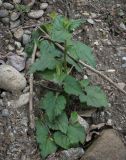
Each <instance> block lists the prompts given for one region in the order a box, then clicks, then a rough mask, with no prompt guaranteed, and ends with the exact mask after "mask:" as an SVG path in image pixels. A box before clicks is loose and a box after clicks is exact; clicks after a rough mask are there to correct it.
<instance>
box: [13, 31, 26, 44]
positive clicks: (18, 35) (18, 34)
mask: <svg viewBox="0 0 126 160" xmlns="http://www.w3.org/2000/svg"><path fill="white" fill-rule="evenodd" d="M23 34H24V30H23V29H22V28H19V29H17V30H16V31H15V32H14V38H15V39H16V40H18V41H21V40H22V37H23Z"/></svg>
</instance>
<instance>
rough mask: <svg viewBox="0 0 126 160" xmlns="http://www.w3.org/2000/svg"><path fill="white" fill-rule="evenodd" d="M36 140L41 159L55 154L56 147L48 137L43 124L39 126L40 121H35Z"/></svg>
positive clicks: (47, 131) (46, 129)
mask: <svg viewBox="0 0 126 160" xmlns="http://www.w3.org/2000/svg"><path fill="white" fill-rule="evenodd" d="M36 139H37V142H38V144H39V148H40V153H41V156H42V157H43V158H46V157H47V156H48V155H49V154H52V153H54V152H56V150H57V145H56V144H55V142H54V140H53V138H51V137H49V130H48V128H47V127H45V126H44V124H41V122H40V120H37V121H36Z"/></svg>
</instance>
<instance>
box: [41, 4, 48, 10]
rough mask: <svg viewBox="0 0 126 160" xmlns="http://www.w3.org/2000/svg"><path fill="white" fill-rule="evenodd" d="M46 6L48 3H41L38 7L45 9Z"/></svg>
mask: <svg viewBox="0 0 126 160" xmlns="http://www.w3.org/2000/svg"><path fill="white" fill-rule="evenodd" d="M47 7H48V3H41V5H40V9H43V10H44V9H46V8H47Z"/></svg>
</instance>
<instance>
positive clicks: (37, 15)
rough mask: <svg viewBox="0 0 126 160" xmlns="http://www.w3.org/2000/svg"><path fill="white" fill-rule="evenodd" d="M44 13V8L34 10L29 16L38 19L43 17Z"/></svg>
mask: <svg viewBox="0 0 126 160" xmlns="http://www.w3.org/2000/svg"><path fill="white" fill-rule="evenodd" d="M43 14H44V11H43V10H36V11H35V10H32V11H31V12H29V13H28V17H29V18H33V19H38V18H41V17H42V16H43Z"/></svg>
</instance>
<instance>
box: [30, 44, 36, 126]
mask: <svg viewBox="0 0 126 160" xmlns="http://www.w3.org/2000/svg"><path fill="white" fill-rule="evenodd" d="M36 50H37V44H36V43H35V44H34V49H33V53H32V60H31V64H33V63H34V61H35V54H36ZM33 79H34V76H33V73H31V74H30V77H29V83H30V95H29V125H30V128H31V129H34V127H35V122H34V114H33Z"/></svg>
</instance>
